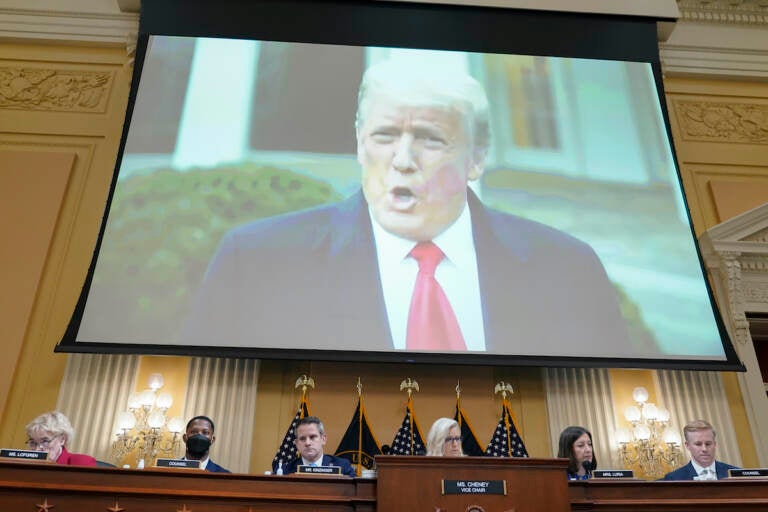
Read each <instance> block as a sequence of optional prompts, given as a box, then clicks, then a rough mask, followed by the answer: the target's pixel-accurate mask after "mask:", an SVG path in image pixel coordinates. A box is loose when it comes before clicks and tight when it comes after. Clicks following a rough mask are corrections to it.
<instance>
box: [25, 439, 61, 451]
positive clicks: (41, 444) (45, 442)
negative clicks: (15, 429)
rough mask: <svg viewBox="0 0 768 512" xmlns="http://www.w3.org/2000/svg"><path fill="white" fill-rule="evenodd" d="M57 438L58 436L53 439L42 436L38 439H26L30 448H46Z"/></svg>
mask: <svg viewBox="0 0 768 512" xmlns="http://www.w3.org/2000/svg"><path fill="white" fill-rule="evenodd" d="M57 438H58V436H56V437H54V438H53V439H48V438H47V437H44V438H43V439H41V440H39V441H36V440H35V439H27V446H28V447H29V448H32V449H35V448H48V447H49V446H51V443H52V442H54V441H55V440H56V439H57Z"/></svg>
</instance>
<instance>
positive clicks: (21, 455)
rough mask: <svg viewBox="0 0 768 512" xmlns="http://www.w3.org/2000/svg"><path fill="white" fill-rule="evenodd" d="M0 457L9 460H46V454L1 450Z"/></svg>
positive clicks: (31, 451)
mask: <svg viewBox="0 0 768 512" xmlns="http://www.w3.org/2000/svg"><path fill="white" fill-rule="evenodd" d="M0 457H7V458H9V459H25V460H46V459H47V458H48V452H38V451H37V450H13V449H9V448H3V449H2V450H0Z"/></svg>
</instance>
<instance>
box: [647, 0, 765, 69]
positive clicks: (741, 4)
mask: <svg viewBox="0 0 768 512" xmlns="http://www.w3.org/2000/svg"><path fill="white" fill-rule="evenodd" d="M677 5H678V8H679V10H680V18H679V19H678V21H677V24H676V26H675V29H674V31H673V32H672V34H671V35H670V37H669V38H668V39H667V40H666V41H664V42H662V43H661V44H660V45H659V53H660V56H661V63H662V68H663V70H664V73H665V74H666V75H692V76H705V77H706V76H714V77H716V78H726V77H732V78H740V79H741V78H743V79H748V80H760V81H765V80H768V0H677Z"/></svg>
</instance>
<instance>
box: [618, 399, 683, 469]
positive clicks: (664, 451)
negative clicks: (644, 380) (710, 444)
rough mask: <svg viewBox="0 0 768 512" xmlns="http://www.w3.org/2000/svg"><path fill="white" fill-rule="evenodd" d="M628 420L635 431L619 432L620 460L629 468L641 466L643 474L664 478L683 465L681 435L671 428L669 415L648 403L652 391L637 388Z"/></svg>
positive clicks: (625, 414)
mask: <svg viewBox="0 0 768 512" xmlns="http://www.w3.org/2000/svg"><path fill="white" fill-rule="evenodd" d="M632 399H633V400H634V401H635V403H636V404H637V405H630V406H629V407H627V408H626V409H625V411H624V417H625V418H626V419H627V421H628V422H630V423H631V424H632V428H631V429H627V428H622V429H619V430H618V431H617V432H616V440H617V442H618V444H619V456H620V457H621V462H622V463H623V464H624V467H625V468H629V467H632V466H639V468H640V470H641V471H642V473H644V474H645V475H647V476H648V477H651V478H660V477H662V476H664V474H665V473H666V472H668V471H670V470H671V469H672V468H674V467H675V466H677V465H679V463H680V453H681V451H680V447H681V439H680V434H678V433H677V432H676V431H674V430H672V429H670V428H668V426H669V411H668V410H667V409H665V408H664V407H657V406H656V404H653V403H650V402H648V390H647V389H645V388H644V387H636V388H635V389H634V391H633V392H632Z"/></svg>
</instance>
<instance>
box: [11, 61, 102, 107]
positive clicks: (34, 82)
mask: <svg viewBox="0 0 768 512" xmlns="http://www.w3.org/2000/svg"><path fill="white" fill-rule="evenodd" d="M113 82H114V78H113V73H111V72H104V71H82V70H77V71H74V70H62V69H42V68H21V67H0V108H12V109H24V110H50V111H67V112H99V113H103V112H105V111H106V105H107V98H108V97H109V94H108V93H109V90H110V88H111V86H112V83H113Z"/></svg>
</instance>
